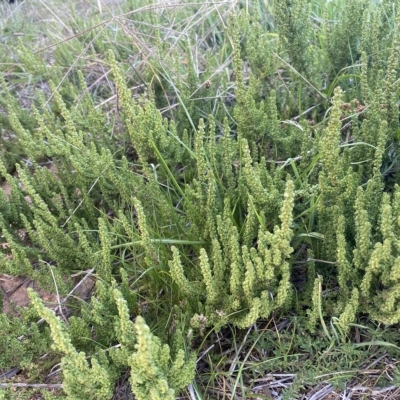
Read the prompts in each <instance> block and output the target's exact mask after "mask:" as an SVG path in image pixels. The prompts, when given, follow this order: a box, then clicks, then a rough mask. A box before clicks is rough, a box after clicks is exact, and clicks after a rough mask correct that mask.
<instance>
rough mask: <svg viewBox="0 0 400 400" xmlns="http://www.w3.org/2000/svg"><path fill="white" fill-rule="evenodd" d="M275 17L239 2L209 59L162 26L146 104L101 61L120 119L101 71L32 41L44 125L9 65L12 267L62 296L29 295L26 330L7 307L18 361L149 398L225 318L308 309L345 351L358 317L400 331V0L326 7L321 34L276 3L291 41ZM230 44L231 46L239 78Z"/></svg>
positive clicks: (3, 257)
mask: <svg viewBox="0 0 400 400" xmlns="http://www.w3.org/2000/svg"><path fill="white" fill-rule="evenodd" d="M258 6H259V4H256V3H255V2H254V4H253V3H252V6H251V7H249V8H248V9H247V8H246V10H242V11H240V10H237V13H233V14H232V13H228V10H225V9H224V12H223V14H221V13H220V14H219V15H220V16H221V18H222V19H221V20H218V24H217V25H218V26H217V27H215V26H214V25H213V24H212V27H209V28H210V29H211V28H212V29H211V31H212V32H214V33H213V35H214V36H212V34H211V33H208V34H207V35H208V36H207V35H206V39H207V40H208V42H207V40H204V43H203V44H201V45H200V44H198V43H196V49H197V50H199V51H200V50H201V53H196V52H194V51H193V47H192V46H193V41H194V40H195V37H196V36H192V35H191V34H188V36H187V37H186V39H185V40H181V37H179V40H178V42H179V46H177V45H175V46H172V47H171V48H170V47H168V46H167V45H166V42H167V43H170V41H169V40H170V39H168V40H167V41H166V42H165V41H163V40H161V37H162V32H163V26H162V23H163V22H162V18H163V14H161V13H159V14H157V13H155V14H154V16H153V17H152V18H155V19H157V18H159V19H160V20H159V21H158V20H157V21H153V23H154V26H156V28H155V29H154V32H153V31H152V32H151V35H149V40H154V43H153V42H151V45H152V46H154V52H155V54H156V57H154V59H153V60H151V61H149V62H148V63H149V64H148V65H147V66H148V67H149V68H147V69H146V70H140V72H141V79H142V81H143V82H144V83H143V85H142V87H144V88H145V89H144V91H143V92H141V93H138V92H137V91H135V90H136V89H132V87H136V86H135V84H134V82H133V81H132V79H131V78H130V76H129V74H128V73H127V64H128V63H127V62H126V60H127V59H128V58H127V57H128V56H126V54H125V52H126V49H125V48H124V47H123V46H118V45H116V46H115V49H114V51H108V52H105V51H104V52H102V55H103V59H102V63H103V64H102V67H104V68H107V69H108V71H107V74H106V75H107V79H109V82H112V84H110V87H111V88H112V90H114V91H115V97H116V98H117V103H118V104H117V107H116V108H115V110H113V111H114V113H110V112H109V111H108V110H107V109H103V108H102V107H101V106H98V104H96V102H95V100H94V97H95V96H94V95H93V93H92V92H91V89H92V86H90V85H88V83H87V82H86V78H85V74H84V72H85V67H86V66H85V65H83V67H82V68H81V69H76V70H75V69H71V72H73V73H71V75H70V76H68V77H63V76H62V74H61V68H58V66H57V65H56V66H55V67H54V68H50V67H47V66H46V63H45V62H44V61H43V60H40V58H38V57H37V56H36V55H35V54H33V53H32V52H31V51H30V50H29V47H28V46H24V45H23V43H20V44H19V45H18V55H19V61H20V65H21V68H22V66H25V67H24V68H26V69H27V71H28V72H29V73H31V74H33V76H36V77H40V80H42V81H44V82H46V84H47V85H48V90H49V93H47V94H45V93H43V92H40V91H38V90H37V91H36V93H35V96H34V101H33V103H32V106H31V109H30V111H29V112H28V111H27V110H26V109H25V108H24V107H23V106H22V105H21V104H20V103H19V102H18V101H17V100H16V98H15V96H16V93H15V90H14V87H13V81H12V79H13V76H12V74H11V77H10V76H8V77H3V76H1V77H0V84H1V91H2V98H1V99H0V105H1V107H2V111H4V112H2V113H1V114H0V126H1V129H2V132H5V133H6V134H7V135H9V137H8V138H7V140H4V141H3V143H2V145H3V146H4V147H5V149H6V150H4V151H2V155H1V158H0V174H1V176H2V178H3V179H4V180H5V181H6V182H7V184H8V185H9V186H10V194H9V195H8V196H6V195H5V193H4V192H3V191H0V210H1V213H0V229H1V234H2V235H1V244H2V246H1V253H0V265H1V272H2V273H3V274H8V275H12V276H25V277H28V278H31V279H32V280H35V281H36V282H37V283H38V284H39V285H40V286H41V287H42V288H44V289H47V290H53V291H56V292H57V293H58V295H59V298H64V299H65V300H64V302H63V303H62V304H61V303H60V304H59V305H58V306H57V307H56V309H55V310H56V311H57V314H56V313H55V312H54V311H53V310H50V309H49V308H47V307H46V306H45V305H44V304H43V302H42V301H41V299H40V298H39V297H38V295H37V294H36V293H35V292H34V291H32V290H30V291H29V296H30V298H31V305H30V306H29V307H28V308H27V309H25V310H23V311H21V318H20V319H18V320H17V319H15V318H16V317H15V316H14V317H12V316H6V315H5V314H2V315H1V318H0V329H1V331H4V332H10V331H12V330H15V334H16V335H18V337H16V338H13V339H12V340H10V338H9V337H4V336H3V335H0V343H1V347H0V348H1V350H2V351H1V352H0V369H1V370H3V369H7V368H9V367H14V366H19V367H23V368H28V366H29V365H30V364H31V363H32V362H34V361H36V360H38V358H39V357H40V355H41V354H42V353H45V352H49V354H50V353H51V355H52V356H53V357H54V360H57V361H58V360H59V359H61V371H62V384H63V392H64V394H65V395H66V396H67V397H68V398H71V399H109V398H111V397H112V395H113V392H114V386H115V382H116V381H117V380H118V379H119V377H120V376H121V375H122V374H123V373H125V372H126V371H129V377H130V378H129V382H130V387H131V390H132V392H133V393H134V395H135V397H136V398H138V399H154V400H156V399H174V398H176V397H177V396H179V394H180V393H181V392H182V391H184V390H185V388H186V387H187V386H188V385H190V384H191V383H192V382H193V381H194V380H195V374H196V359H197V356H198V354H196V350H198V349H199V348H201V346H202V344H203V343H202V342H203V340H206V338H207V335H209V334H210V332H215V333H218V334H219V333H220V332H221V330H223V329H224V328H226V327H227V326H228V327H230V328H231V329H243V328H248V327H250V326H252V325H253V324H255V323H257V321H260V320H265V319H268V318H270V317H271V316H273V315H275V316H276V315H279V314H281V315H287V314H288V313H295V314H296V318H297V317H298V318H299V319H300V320H301V321H302V322H301V327H302V329H303V330H304V329H306V330H307V335H311V334H313V333H314V332H316V331H317V330H321V329H324V332H325V334H326V335H327V337H329V338H331V335H333V333H332V332H337V330H338V331H340V332H341V333H342V336H341V338H342V340H343V341H346V335H347V334H349V332H350V329H351V327H352V326H353V325H352V324H353V323H354V322H355V321H357V318H358V317H359V316H360V315H361V314H363V315H367V316H368V317H369V318H371V319H373V320H374V321H378V322H382V323H384V324H395V323H398V322H399V320H400V303H399V300H400V295H399V293H400V292H399V290H398V289H399V285H400V236H399V235H400V187H399V186H398V174H397V167H398V160H397V151H398V147H397V146H398V139H399V138H398V135H399V128H400V127H399V108H398V104H397V101H398V98H399V95H400V87H399V82H400V79H399V78H400V76H399V75H400V73H399V65H400V54H399V50H398V49H399V32H398V30H393V31H390V32H385V34H383V33H382V30H381V27H382V25H383V21H384V18H387V17H388V15H389V14H388V13H389V11H390V8H388V2H385V1H384V2H382V4H381V5H376V6H374V7H373V6H369V2H367V1H364V0H359V1H355V2H354V4H352V5H351V6H350V5H346V6H345V7H343V8H342V9H341V10H340V13H339V14H340V15H338V18H337V19H335V18H330V13H333V12H334V11H333V10H332V9H331V8H330V6H329V5H326V9H325V14H324V19H321V20H320V21H319V24H321V26H316V25H315V19H314V18H310V16H311V13H313V12H314V11H313V9H312V7H311V4H310V3H309V2H307V1H304V0H295V1H291V2H288V1H286V0H279V1H276V2H275V4H274V14H273V15H274V16H275V22H276V27H275V26H274V27H273V28H272V27H271V26H269V25H268V24H266V23H265V20H263V19H261V17H260V15H261V13H259V10H258ZM188 7H189V5H188ZM396 7H397V8H396ZM396 7H395V9H396V10H397V9H398V8H399V2H396ZM399 9H400V8H399ZM249 10H250V11H249ZM355 12H357V13H361V14H362V15H363V18H362V19H360V18H358V19H357V20H356V21H355V20H354V13H355ZM397 13H398V14H399V15H400V11H399V10H397ZM399 15H398V16H393V15H390V20H391V21H392V20H395V21H396V23H397V24H399V23H400V16H399ZM339 17H340V18H339ZM334 20H337V21H339V22H337V23H336V24H334V23H333V22H331V21H334ZM146 26H147V25H146V24H143V29H144V30H146V29H147V28H146ZM223 27H224V29H223ZM317 28H318V29H320V30H321V31H322V33H321V32H319V30H318V29H317ZM213 29H216V30H217V32H215V31H213ZM211 31H209V30H207V32H211ZM318 32H319V33H318ZM145 33H146V35H147V34H148V32H147V31H146V32H145ZM344 37H346V38H348V42H346V45H345V46H344V40H343V38H344ZM150 38H151V39H150ZM275 38H277V40H275ZM82 40H83V39H82ZM171 40H172V39H171ZM209 42H212V43H214V44H215V46H216V49H214V50H212V46H211V45H210V44H209ZM101 43H102V42H98V40H97V37H96V40H95V39H93V44H96V45H97V46H99V49H101ZM369 44H372V47H370V46H369ZM81 45H82V44H81ZM202 46H203V47H202ZM371 49H372V50H371ZM103 50H104V49H103ZM206 50H208V51H206ZM59 51H60V52H61V50H59ZM82 51H83V50H82ZM99 51H100V50H99ZM212 51H215V53H218V52H220V54H225V52H226V54H229V56H230V54H232V63H228V64H227V65H228V66H229V68H230V70H231V71H230V72H231V74H229V78H228V77H221V75H220V74H219V73H217V72H215V71H214V70H213V66H215V65H214V64H213V63H215V57H216V55H215V54H214V53H213V52H212ZM132 52H134V54H136V55H137V53H138V50H137V49H134V48H132ZM199 54H201V57H200V56H199ZM377 54H381V56H379V57H378V56H377ZM62 55H63V53H62V52H61V54H59V53H58V57H59V58H62V57H61V56H62ZM66 55H68V54H66ZM66 55H65V56H66ZM195 55H196V56H195ZM96 56H97V53H96ZM183 57H184V58H183ZM180 58H182V60H184V61H185V62H179V59H180ZM200 59H201V60H200ZM177 60H178V61H177ZM188 60H189V61H188ZM203 64H204V65H203ZM200 65H201V68H202V69H201V71H202V73H200V69H199V67H200ZM215 70H218V69H217V68H215ZM82 71H83V72H82ZM203 75H204V76H207V79H206V80H205V79H204V80H203ZM175 76H178V77H180V76H182V79H176V78H174V77H175ZM38 79H39V78H38ZM100 81H101V80H100ZM99 86H100V89H101V90H104V92H105V94H106V95H109V96H111V94H110V93H109V91H110V90H111V89H110V87H107V86H105V85H104V84H103V83H101V84H100V83H99ZM100 89H99V91H101V90H100ZM107 90H108V92H107ZM221 91H222V92H223V93H224V95H223V96H222V95H221V94H220V93H221ZM104 96H105V95H104ZM105 97H106V96H105ZM210 99H212V100H210ZM228 99H229V101H228ZM97 100H99V101H98V103H99V104H100V103H101V102H102V101H103V100H104V98H101V97H100V99H97ZM105 103H107V101H106V102H105ZM101 104H103V105H104V103H101ZM19 154H23V160H25V162H21V161H20V162H16V159H18V157H19V156H18V155H19ZM49 163H50V164H51V165H52V170H50V169H49V168H47V164H49ZM21 232H23V233H24V235H21ZM89 271H90V272H89ZM89 273H90V274H93V277H94V278H93V279H95V280H96V283H95V289H94V292H93V293H92V296H91V297H90V299H81V298H80V297H79V296H78V295H77V294H76V293H75V291H76V288H77V287H76V285H75V283H76V282H74V281H73V280H72V277H76V276H80V275H84V274H89ZM299 274H300V275H301V279H298V275H299ZM64 313H65V314H66V315H64ZM39 318H41V319H43V320H44V321H45V322H46V324H36V321H37V320H38V319H39ZM329 319H330V320H331V322H332V324H331V327H330V328H328V327H327V325H326V324H325V321H327V320H329ZM321 326H322V328H321ZM309 337H312V336H309ZM18 338H23V339H24V341H25V342H24V344H21V340H19V339H18ZM14 339H15V340H14ZM17 339H18V340H17ZM257 340H258V339H257ZM50 342H52V343H53V344H52V351H51V350H50V349H49V346H50ZM10 343H11V347H12V348H10ZM15 349H16V350H17V351H16V352H15V354H16V356H15V357H14V358H13V357H12V356H11V352H13V351H15ZM23 349H27V350H29V351H27V352H26V354H24V352H23ZM285 356H286V355H285ZM192 389H193V388H192Z"/></svg>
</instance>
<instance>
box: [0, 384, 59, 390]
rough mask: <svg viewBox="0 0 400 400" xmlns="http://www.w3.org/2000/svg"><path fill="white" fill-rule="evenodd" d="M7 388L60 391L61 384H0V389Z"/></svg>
mask: <svg viewBox="0 0 400 400" xmlns="http://www.w3.org/2000/svg"><path fill="white" fill-rule="evenodd" d="M9 387H20V388H25V387H33V388H38V389H62V387H63V385H62V383H0V388H4V389H7V388H9Z"/></svg>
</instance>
